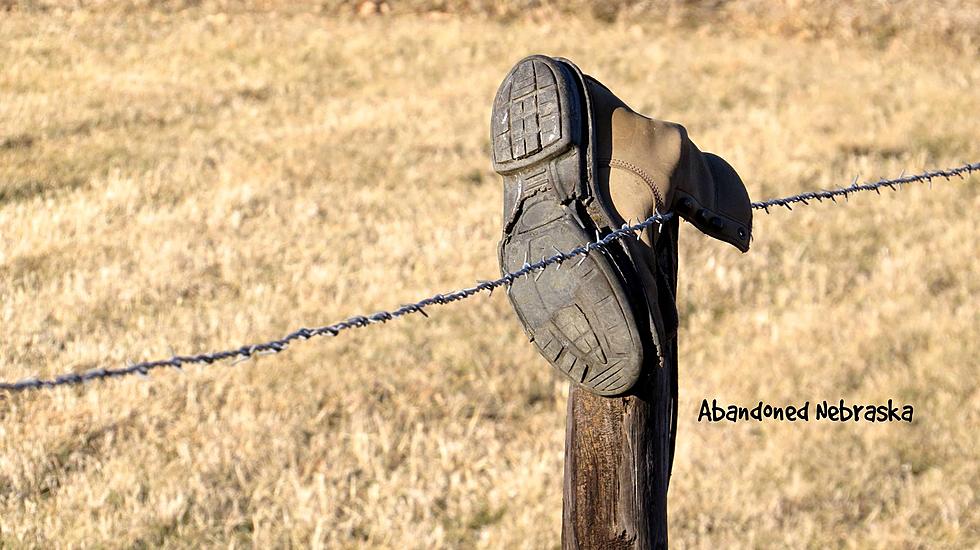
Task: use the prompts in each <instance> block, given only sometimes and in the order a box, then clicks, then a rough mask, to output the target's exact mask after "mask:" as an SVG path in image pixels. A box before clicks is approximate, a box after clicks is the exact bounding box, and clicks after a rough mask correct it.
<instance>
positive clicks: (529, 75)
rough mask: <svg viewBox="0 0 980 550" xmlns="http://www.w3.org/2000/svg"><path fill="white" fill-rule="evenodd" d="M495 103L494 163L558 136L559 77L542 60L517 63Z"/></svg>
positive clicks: (536, 149)
mask: <svg viewBox="0 0 980 550" xmlns="http://www.w3.org/2000/svg"><path fill="white" fill-rule="evenodd" d="M496 103H497V105H495V106H494V116H493V121H492V126H493V144H494V148H493V153H494V160H495V161H496V162H497V163H503V162H508V161H513V160H519V159H523V158H527V157H528V156H530V155H533V154H535V153H538V152H540V151H541V150H542V149H544V148H545V147H547V146H549V145H551V144H553V143H557V142H558V141H559V140H560V139H561V136H562V128H561V115H560V113H561V105H560V104H559V100H558V80H557V78H556V75H555V73H554V72H553V71H552V70H551V68H550V67H548V66H547V65H546V64H545V63H543V62H541V61H537V60H528V61H525V62H523V63H521V64H519V65H518V67H517V68H516V69H515V71H514V72H513V73H512V76H511V77H510V78H508V79H507V80H506V83H505V84H504V87H503V88H502V89H501V90H500V93H499V94H498V97H497V101H496ZM500 103H504V104H502V105H501V104H500Z"/></svg>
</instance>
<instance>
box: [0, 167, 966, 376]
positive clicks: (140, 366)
mask: <svg viewBox="0 0 980 550" xmlns="http://www.w3.org/2000/svg"><path fill="white" fill-rule="evenodd" d="M976 171H980V162H975V163H970V164H964V165H963V166H959V167H956V168H949V169H946V170H937V171H931V172H923V173H921V174H915V175H910V176H906V175H904V174H903V175H902V176H899V177H898V178H894V179H880V180H878V181H877V182H874V183H865V184H860V185H859V184H858V183H857V181H856V180H855V181H854V182H853V183H852V184H851V185H850V186H848V187H844V188H841V189H834V190H820V191H810V192H806V193H801V194H798V195H791V196H788V197H781V198H774V199H769V200H765V201H760V202H754V203H752V208H754V209H757V210H765V211H766V212H767V213H769V209H770V208H772V207H778V206H784V207H786V208H788V209H790V210H792V207H791V206H790V205H791V204H795V203H803V204H809V201H811V200H816V201H818V202H821V201H823V200H825V199H829V200H833V201H834V202H836V198H837V197H841V196H843V197H844V198H845V199H846V198H847V197H848V196H850V195H851V194H852V193H858V192H863V191H877V192H879V194H880V189H881V188H882V187H888V188H891V189H898V188H899V187H901V186H902V185H905V184H909V183H916V182H931V181H932V180H933V179H936V178H945V179H947V180H948V179H950V178H952V177H961V178H963V177H964V176H965V175H967V174H971V173H973V172H976ZM673 217H674V214H673V213H672V212H667V213H665V214H654V215H652V216H650V217H649V218H647V219H645V220H643V221H641V222H639V223H635V224H632V225H630V224H623V226H622V227H620V228H618V229H615V230H613V231H610V232H609V233H607V234H606V235H605V236H604V237H601V238H598V237H599V236H598V235H597V239H596V240H595V241H592V242H589V243H588V244H585V245H582V246H579V247H577V248H573V249H572V250H569V251H566V252H562V251H560V250H557V249H556V251H555V252H556V253H555V254H554V255H552V256H549V257H547V258H543V259H541V260H539V261H537V262H534V263H529V262H527V261H525V262H524V265H523V266H522V267H521V268H520V269H518V270H516V271H512V272H508V273H505V274H504V275H502V276H501V277H499V278H497V279H493V280H490V281H480V282H479V283H478V284H476V285H475V286H471V287H467V288H463V289H460V290H456V291H453V292H449V293H446V294H436V295H434V296H430V297H428V298H424V299H422V300H419V301H417V302H414V303H411V304H406V305H403V306H401V307H399V308H397V309H394V310H391V311H387V310H382V311H379V312H376V313H373V314H371V315H366V316H365V315H355V316H353V317H349V318H348V319H346V320H344V321H340V322H338V323H334V324H332V325H324V326H320V327H315V328H301V329H298V330H295V331H293V332H291V333H289V334H287V335H286V336H283V337H282V338H279V339H278V340H272V341H269V342H264V343H260V344H251V345H245V346H241V347H238V348H234V349H228V350H223V351H216V352H211V353H201V354H197V355H173V356H172V357H170V358H169V359H160V360H156V361H145V362H141V363H133V364H130V365H127V366H125V367H120V368H98V369H91V370H88V371H85V372H80V373H74V372H70V373H66V374H62V375H59V376H56V377H54V378H50V379H41V378H37V377H34V378H26V379H23V380H18V381H16V382H0V390H3V391H6V392H20V391H24V390H30V389H48V388H55V387H58V386H66V385H76V384H81V383H84V382H88V381H91V380H101V379H106V378H116V377H122V376H129V375H143V376H146V375H148V374H149V372H150V371H151V370H153V369H158V368H167V367H169V368H173V369H178V370H181V369H182V368H183V367H184V365H191V364H207V365H210V364H212V363H215V362H218V361H224V360H228V359H236V363H237V362H238V361H242V360H247V359H250V358H252V357H255V356H259V355H272V354H276V353H280V352H282V351H285V350H286V349H287V348H288V347H289V345H290V344H292V343H293V342H296V341H301V340H309V339H310V338H315V337H318V336H337V335H339V334H340V333H341V332H343V331H345V330H351V329H354V328H360V327H366V326H368V325H373V324H378V323H386V322H388V321H391V320H393V319H397V318H399V317H404V316H406V315H410V314H413V313H420V314H422V315H423V316H425V317H428V315H427V314H426V312H425V308H426V307H429V306H432V305H443V304H449V303H452V302H456V301H459V300H464V299H466V298H469V297H470V296H473V295H475V294H478V293H480V292H487V293H488V294H492V293H493V291H494V289H497V288H500V287H507V288H508V291H509V288H510V285H511V284H512V283H513V282H514V281H515V280H517V279H519V278H521V277H526V276H528V275H530V274H532V273H535V272H540V271H544V270H545V269H546V268H547V267H548V266H550V265H552V264H558V265H559V268H560V264H562V263H564V262H566V261H568V260H571V259H573V258H576V257H579V256H582V257H583V258H582V260H581V261H584V257H585V256H586V255H588V254H589V253H591V252H595V251H600V252H601V251H603V250H604V249H605V248H606V247H607V246H609V245H610V244H612V243H613V242H615V241H618V240H620V239H622V238H625V237H627V236H638V233H639V232H640V231H642V230H644V229H646V228H648V227H650V226H651V225H654V224H663V223H664V222H667V221H669V220H670V219H671V218H673Z"/></svg>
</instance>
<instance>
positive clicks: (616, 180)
mask: <svg viewBox="0 0 980 550" xmlns="http://www.w3.org/2000/svg"><path fill="white" fill-rule="evenodd" d="M586 86H587V87H588V93H589V96H590V99H591V100H592V108H593V117H594V124H595V134H596V137H595V145H594V146H595V152H594V154H595V160H596V164H597V167H598V169H599V173H600V177H601V179H604V178H602V176H605V175H606V173H608V194H609V198H610V200H611V202H612V203H613V206H614V207H615V209H616V210H617V211H618V212H619V213H620V214H621V215H622V216H623V218H624V219H633V220H634V221H637V220H642V219H644V218H647V217H649V216H650V215H651V214H653V213H654V212H660V213H665V212H670V211H675V212H677V213H678V214H679V215H680V216H681V217H683V218H684V219H686V220H688V221H689V222H691V223H692V224H693V225H694V226H695V227H697V228H698V229H699V230H701V231H702V232H703V233H705V234H707V235H709V236H712V237H715V238H717V239H720V240H722V241H725V242H727V243H730V244H732V245H733V246H735V247H736V248H738V249H739V250H741V251H742V252H745V251H747V250H748V249H749V240H750V236H751V234H752V207H751V203H750V201H749V195H748V193H747V192H746V190H745V186H744V185H743V184H742V180H741V179H739V177H738V174H736V173H735V170H734V169H732V167H731V166H729V164H728V163H727V162H725V161H724V160H723V159H721V158H720V157H718V156H716V155H713V154H711V153H702V152H701V151H700V150H699V149H698V147H697V146H696V145H694V143H693V142H692V141H691V140H690V139H689V138H688V136H687V131H686V130H685V129H684V127H683V126H681V125H679V124H674V123H672V122H663V121H660V120H653V119H650V118H647V117H645V116H643V115H640V114H638V113H636V112H635V111H633V110H632V109H630V108H629V106H627V105H626V103H624V102H623V101H622V100H620V99H619V98H618V97H616V96H615V95H614V94H613V93H612V92H611V91H609V89H608V88H606V87H605V86H603V85H602V84H601V83H599V82H598V81H596V80H595V79H593V78H591V77H586ZM607 171H608V172H607Z"/></svg>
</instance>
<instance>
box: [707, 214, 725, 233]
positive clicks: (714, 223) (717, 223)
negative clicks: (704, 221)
mask: <svg viewBox="0 0 980 550" xmlns="http://www.w3.org/2000/svg"><path fill="white" fill-rule="evenodd" d="M710 224H711V228H712V229H714V230H715V231H721V230H722V229H724V228H725V222H724V221H722V219H721V218H719V217H718V216H715V217H714V218H711V222H710Z"/></svg>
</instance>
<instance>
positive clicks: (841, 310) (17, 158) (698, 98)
mask: <svg viewBox="0 0 980 550" xmlns="http://www.w3.org/2000/svg"><path fill="white" fill-rule="evenodd" d="M950 4H951V5H952V4H953V3H950ZM11 5H15V4H11ZM100 9H101V8H100ZM100 9H93V10H86V9H74V10H65V9H17V8H14V9H13V10H12V11H7V12H4V11H3V10H2V9H0V37H2V40H0V327H2V328H0V379H2V380H11V379H18V378H21V377H25V376H32V375H41V376H50V375H54V374H57V373H60V372H64V371H67V370H84V369H88V368H92V367H96V366H110V365H122V364H124V363H125V362H126V361H138V360H143V359H152V358H159V357H164V356H169V355H170V354H171V353H172V351H177V352H180V353H190V352H196V351H206V350H213V349H223V348H225V347H229V346H237V345H241V344H244V343H250V342H254V341H260V340H265V339H269V338H272V337H278V336H280V335H282V334H284V333H286V332H287V331H290V330H292V329H294V328H297V327H300V326H311V325H314V324H325V323H328V322H333V321H336V320H339V319H341V318H344V317H347V316H348V315H351V314H357V313H368V312H372V311H375V310H377V309H380V308H388V307H391V306H397V305H399V304H402V303H405V302H408V301H411V300H415V299H418V298H421V297H423V296H425V295H428V294H431V293H434V292H441V291H446V290H450V289H453V288H456V287H460V286H463V285H468V284H470V283H472V282H473V281H475V280H477V279H481V278H488V277H490V276H493V275H494V274H496V273H497V269H498V268H497V264H496V259H495V246H496V242H497V239H498V237H499V230H500V208H501V207H500V204H501V188H500V184H499V180H498V178H497V176H496V175H495V174H494V173H493V172H492V171H491V170H490V168H489V158H488V153H489V139H488V133H489V131H488V124H489V123H488V118H489V110H490V103H491V101H492V98H493V94H494V91H495V89H496V86H497V84H498V83H499V80H500V79H501V78H502V77H503V75H504V74H505V73H506V71H507V70H508V69H509V68H510V66H511V65H512V64H513V63H514V62H515V61H516V60H517V59H519V58H520V57H522V56H524V55H526V54H528V53H533V52H543V53H550V54H556V55H564V56H566V57H569V58H571V59H573V60H575V61H576V62H577V63H578V64H579V65H580V66H581V67H582V68H583V69H584V70H586V71H587V72H589V73H592V74H594V75H596V76H597V77H599V78H600V79H602V80H603V81H605V82H606V83H607V84H608V85H609V86H610V87H612V89H614V90H615V91H616V92H617V93H618V94H619V95H620V96H621V97H623V98H624V99H626V100H627V101H628V102H630V103H631V104H632V105H633V107H635V108H636V109H638V110H640V111H641V112H644V113H647V114H650V115H653V116H656V117H658V118H663V119H667V120H673V121H677V122H681V123H683V124H685V125H686V126H687V128H688V130H689V132H690V135H691V136H692V138H693V139H694V140H695V142H697V143H698V145H699V146H701V148H702V149H705V150H709V151H714V152H717V153H719V154H722V155H723V156H725V157H726V158H727V159H728V160H729V161H730V162H731V163H732V164H733V165H734V166H735V167H736V168H737V169H738V170H739V172H740V174H741V175H742V177H743V179H744V180H745V182H746V185H747V187H748V189H749V192H750V194H751V195H752V197H753V199H756V200H758V199H762V198H768V197H771V196H775V195H780V194H788V193H793V192H798V191H801V190H806V189H811V188H816V187H833V186H838V185H846V184H849V183H850V182H851V180H852V179H853V178H854V176H856V175H859V176H861V179H877V178H878V177H881V176H897V175H898V174H899V173H900V172H901V171H902V170H903V169H905V170H907V171H908V172H916V171H920V170H922V169H931V168H940V167H947V166H954V165H959V164H961V163H964V162H970V161H976V160H980V147H978V140H977V128H976V122H977V116H978V114H980V93H978V90H980V65H978V64H977V63H976V57H975V55H974V54H972V53H970V52H971V51H974V52H975V50H970V48H971V47H972V46H971V45H970V44H972V43H970V42H969V39H968V38H964V37H963V36H960V38H959V39H957V40H958V41H955V42H956V43H955V44H953V45H952V46H950V47H945V46H944V45H943V44H942V43H940V42H938V41H936V40H935V37H934V36H933V37H932V38H930V39H922V37H924V36H925V37H929V36H931V34H930V28H922V29H920V30H919V31H917V32H912V31H909V33H908V34H907V35H906V34H901V33H899V34H895V35H894V36H889V37H888V39H887V40H882V39H880V37H878V38H871V39H862V38H861V37H850V36H842V37H838V38H835V37H833V36H827V35H821V36H816V37H809V38H808V37H806V36H797V35H795V34H787V33H784V32H778V30H774V31H771V32H770V30H767V29H768V28H767V29H761V30H759V32H755V33H753V32H746V31H744V29H743V30H739V31H737V32H736V31H732V32H713V31H711V30H710V28H706V27H702V28H700V30H687V29H688V28H687V27H684V26H683V25H680V24H678V25H674V24H671V25H665V24H661V23H660V22H659V21H658V20H657V19H656V18H640V17H633V18H624V17H620V18H618V19H615V20H614V21H612V22H608V21H604V20H601V18H599V19H597V18H595V17H593V16H592V15H586V16H583V17H571V16H569V15H567V14H564V15H549V13H551V12H547V11H545V12H540V11H539V12H535V15H534V16H533V17H526V18H516V19H515V18H502V19H498V18H493V19H488V18H486V17H483V16H481V15H479V14H476V13H473V14H468V15H461V16H448V15H445V14H437V15H431V14H430V15H425V14H415V15H412V14H401V15H399V14H391V15H388V16H373V17H363V18H360V17H355V16H350V15H345V16H333V15H332V14H331V13H329V12H324V11H321V12H310V13H303V12H301V11H296V12H290V13H275V12H273V13H268V12H266V13H255V12H249V11H242V10H238V11H235V10H231V11H230V12H229V13H219V11H218V8H216V7H215V6H213V5H211V4H209V3H206V4H204V5H202V6H200V7H193V8H191V9H189V10H163V9H151V8H150V7H143V8H139V9H126V10H117V11H110V12H105V11H100ZM352 9H353V8H352ZM378 11H380V9H379V10H378ZM930 13H932V15H933V16H935V17H940V16H941V15H942V13H945V14H946V15H947V16H949V17H955V16H956V14H955V10H949V11H947V12H938V11H937V12H930ZM973 13H974V15H975V12H973ZM936 14H939V15H936ZM916 24H917V21H916V20H909V21H907V25H908V27H909V28H912V29H913V30H915V27H916ZM903 32H904V31H903ZM964 41H965V42H964ZM964 44H966V46H964ZM964 48H966V49H965V50H964ZM964 52H967V53H964ZM978 181H980V178H977V177H974V178H972V179H970V180H967V181H958V180H957V181H952V182H949V183H946V182H937V183H935V184H934V185H933V186H932V188H931V189H929V188H928V187H927V186H919V187H915V188H907V189H905V190H903V191H901V192H898V193H892V192H887V193H884V194H883V195H882V196H881V197H877V196H875V195H873V194H871V195H864V196H860V197H853V198H851V200H850V201H849V202H848V203H847V204H841V205H839V206H830V205H819V206H811V207H803V208H799V209H796V210H794V212H786V211H778V212H774V213H773V214H772V215H769V216H766V215H764V214H760V215H759V216H758V217H757V218H756V224H755V240H754V243H753V248H752V250H751V251H750V252H749V253H748V254H746V255H741V254H739V253H738V252H737V251H735V250H734V249H733V248H731V247H727V246H724V245H722V244H720V243H718V242H716V241H711V240H709V239H706V238H704V237H703V236H702V235H700V234H699V233H698V232H697V231H696V230H693V229H692V228H691V227H690V226H685V227H684V229H683V231H682V235H681V245H682V248H681V277H680V285H679V308H680V311H681V316H682V320H681V323H682V326H681V332H680V358H681V360H680V373H681V381H680V428H679V430H680V436H679V442H678V451H677V457H676V462H675V465H674V477H673V481H672V485H671V492H670V527H671V537H672V541H673V543H674V544H675V545H676V546H677V547H681V548H683V547H701V548H715V547H812V548H823V547H827V546H832V547H853V548H873V547H878V548H896V547H899V548H901V547H905V548H926V547H940V548H968V547H976V546H977V545H978V544H980V512H978V491H980V449H978V446H977V430H978V427H980V406H978V403H980V386H978V383H977V368H978V359H977V358H978V357H980V304H978V293H980V258H978V256H980V254H978V239H980V222H978V218H977V214H976V213H977V211H978V209H980V192H978V185H977V184H978ZM429 314H430V318H429V319H425V318H422V317H412V318H408V319H405V320H402V321H399V322H397V323H392V324H390V325H387V326H385V327H383V328H378V327H372V328H367V329H364V330H360V331H355V332H352V333H349V334H345V335H344V336H342V337H340V338H337V339H334V340H317V341H312V342H308V343H304V344H300V345H296V346H295V347H294V348H292V349H291V350H290V351H289V352H288V353H286V354H283V355H280V356H277V357H268V358H261V359H258V360H255V361H251V362H247V363H243V364H239V365H236V366H234V367H231V366H227V365H216V366H212V367H207V368H188V369H187V371H186V373H184V374H181V373H178V372H173V371H169V372H168V371H164V372H159V373H156V374H154V375H153V376H152V377H151V379H150V380H143V379H139V378H134V379H131V380H128V379H127V380H118V381H110V382H106V383H98V384H92V385H89V386H86V387H84V388H80V389H64V390H57V391H52V392H44V393H27V394H23V395H17V396H12V397H5V398H0V547H4V548H6V547H11V548H20V547H66V548H67V547H79V546H104V547H111V548H116V547H118V548H123V547H147V546H166V547H197V546H209V547H212V546H213V547H246V546H255V547H260V548H268V547H281V546H290V545H291V546H307V545H309V546H314V547H331V548H332V547H341V548H347V547H388V548H432V547H449V548H453V547H464V548H465V547H487V548H556V547H557V546H558V536H559V531H560V516H561V474H562V463H561V456H562V443H563V436H564V416H565V413H564V394H565V391H566V389H565V387H564V385H563V384H562V383H561V382H560V381H558V380H557V379H556V378H555V377H554V376H553V375H552V373H551V370H550V367H548V366H547V364H546V363H545V361H544V360H543V359H542V358H540V357H539V356H538V355H537V354H536V352H534V350H533V349H532V346H531V345H529V344H528V343H527V341H526V339H525V337H524V336H523V333H522V331H521V328H520V326H519V325H518V323H517V321H516V318H515V317H514V315H513V312H512V311H511V309H510V306H509V304H508V303H507V301H506V297H505V296H504V294H503V293H495V294H494V295H493V296H492V297H491V298H486V297H479V298H474V299H472V300H470V301H467V302H464V303H461V304H456V305H452V306H448V307H443V308H437V309H432V310H431V311H429ZM703 398H708V399H709V400H710V399H711V398H717V399H719V400H721V401H723V402H726V403H740V404H748V405H752V404H754V403H755V402H757V401H759V400H765V401H767V402H770V403H774V404H784V403H792V404H797V403H800V402H802V401H804V400H809V401H811V403H813V402H816V401H820V400H823V399H827V400H831V401H836V400H837V399H840V398H844V399H846V400H847V401H848V402H853V403H869V402H870V403H880V402H883V401H886V400H887V399H889V398H892V399H895V400H896V401H899V402H903V403H911V404H912V405H914V407H915V417H914V422H913V423H912V424H906V423H887V424H869V423H864V422H862V423H858V424H855V423H849V424H835V423H827V422H809V423H795V424H789V423H775V422H766V423H738V424H734V425H732V424H712V425H707V424H704V423H701V424H698V423H697V414H698V408H699V405H700V403H701V400H702V399H703Z"/></svg>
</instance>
